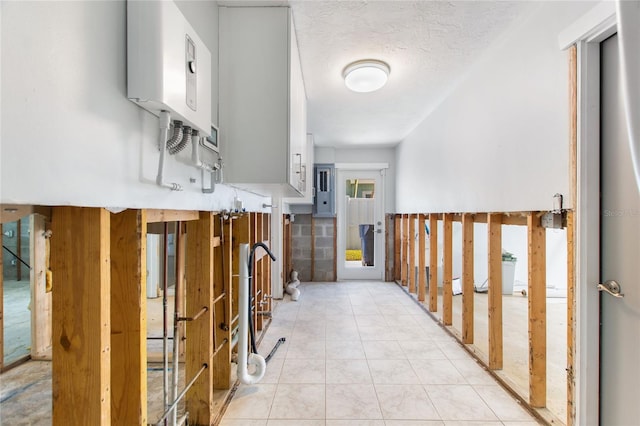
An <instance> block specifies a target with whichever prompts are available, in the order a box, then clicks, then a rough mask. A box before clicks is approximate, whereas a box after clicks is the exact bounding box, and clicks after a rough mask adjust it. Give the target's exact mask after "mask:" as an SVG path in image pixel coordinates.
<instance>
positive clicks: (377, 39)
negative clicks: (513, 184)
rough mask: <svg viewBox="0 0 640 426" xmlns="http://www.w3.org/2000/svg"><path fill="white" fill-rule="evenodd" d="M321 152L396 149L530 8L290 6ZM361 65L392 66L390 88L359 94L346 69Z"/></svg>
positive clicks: (490, 4)
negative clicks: (376, 61)
mask: <svg viewBox="0 0 640 426" xmlns="http://www.w3.org/2000/svg"><path fill="white" fill-rule="evenodd" d="M289 4H290V6H291V7H292V9H293V16H294V21H295V26H296V34H297V37H298V45H299V48H300V59H301V61H302V72H303V75H304V80H305V87H306V91H307V98H308V102H309V103H308V111H309V113H308V117H309V131H310V132H311V133H313V134H314V137H315V141H316V144H317V145H319V146H351V147H358V146H377V145H379V146H391V145H395V144H396V143H398V142H400V141H401V140H402V139H403V138H404V137H405V136H406V135H407V134H408V133H409V132H410V131H411V130H412V129H413V128H415V126H417V125H418V124H419V123H420V121H421V120H423V119H424V118H425V116H426V115H427V114H428V112H429V111H431V110H432V109H433V108H434V107H435V106H436V105H437V104H438V103H439V102H441V100H442V99H443V98H444V97H445V96H446V93H447V92H448V91H449V90H450V89H451V87H452V86H453V85H454V84H455V83H456V81H457V80H459V79H460V77H461V76H462V75H464V73H465V70H466V69H468V67H469V66H470V65H471V64H472V63H473V62H474V61H475V60H477V59H478V58H479V57H480V56H481V54H482V52H483V50H485V49H486V48H487V47H489V46H490V45H491V44H492V43H493V42H495V41H496V40H497V39H498V37H499V36H500V35H501V34H502V33H504V32H505V30H506V29H507V28H508V27H509V25H510V24H511V23H512V22H513V21H514V19H516V18H517V17H519V16H521V15H522V14H523V13H524V12H525V11H526V10H527V9H528V8H529V6H528V5H527V2H510V1H477V2H476V1H453V2H443V1H368V2H367V1H318V0H312V1H309V0H307V1H290V2H289ZM359 59H379V60H383V61H385V62H387V63H388V64H389V65H390V67H391V74H390V77H389V81H388V83H387V85H386V86H385V87H383V88H382V89H381V90H380V91H378V92H373V93H353V92H350V91H349V90H348V89H346V88H345V86H344V81H343V79H342V70H343V69H344V67H345V66H346V65H347V64H349V63H350V62H353V61H355V60H359Z"/></svg>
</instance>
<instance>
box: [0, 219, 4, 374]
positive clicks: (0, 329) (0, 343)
mask: <svg viewBox="0 0 640 426" xmlns="http://www.w3.org/2000/svg"><path fill="white" fill-rule="evenodd" d="M3 235H4V234H3V233H2V222H0V241H2V236H3ZM3 256H4V250H2V248H0V297H2V299H3V301H4V263H3V262H4V260H3ZM3 367H4V303H0V373H1V372H2V369H3Z"/></svg>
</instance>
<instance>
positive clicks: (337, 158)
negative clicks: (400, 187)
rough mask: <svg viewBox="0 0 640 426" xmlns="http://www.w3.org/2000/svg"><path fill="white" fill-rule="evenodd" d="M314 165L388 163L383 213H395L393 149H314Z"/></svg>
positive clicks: (394, 156)
mask: <svg viewBox="0 0 640 426" xmlns="http://www.w3.org/2000/svg"><path fill="white" fill-rule="evenodd" d="M314 155H315V162H316V163H388V164H389V168H388V169H387V172H386V175H385V205H384V212H385V213H395V208H396V206H395V202H396V197H395V196H394V193H395V191H396V153H395V148H350V149H347V148H330V147H316V148H315V150H314Z"/></svg>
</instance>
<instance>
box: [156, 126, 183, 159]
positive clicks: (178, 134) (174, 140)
mask: <svg viewBox="0 0 640 426" xmlns="http://www.w3.org/2000/svg"><path fill="white" fill-rule="evenodd" d="M181 140H182V121H180V120H175V121H174V122H173V136H171V139H169V140H168V141H167V145H166V147H167V149H168V150H169V152H171V149H172V148H173V147H175V146H176V145H178V144H179V143H180V141H181ZM161 148H162V147H161Z"/></svg>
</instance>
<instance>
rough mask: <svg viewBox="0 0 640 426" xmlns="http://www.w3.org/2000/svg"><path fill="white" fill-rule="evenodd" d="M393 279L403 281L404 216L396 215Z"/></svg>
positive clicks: (394, 224)
mask: <svg viewBox="0 0 640 426" xmlns="http://www.w3.org/2000/svg"><path fill="white" fill-rule="evenodd" d="M393 253H394V254H393V279H394V280H396V281H399V280H401V279H402V272H401V270H402V267H401V265H402V215H399V214H396V215H395V216H394V220H393Z"/></svg>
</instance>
